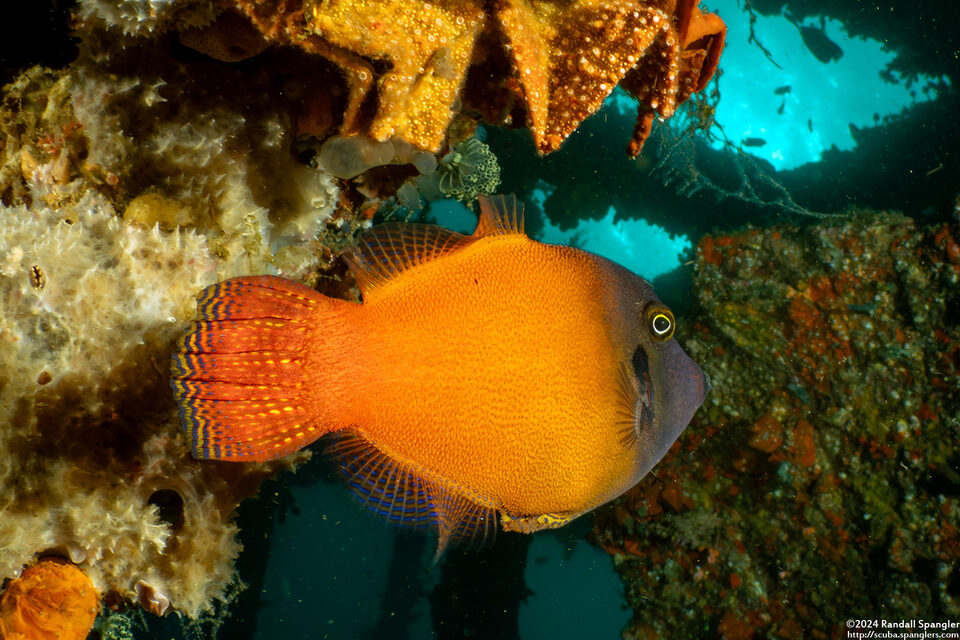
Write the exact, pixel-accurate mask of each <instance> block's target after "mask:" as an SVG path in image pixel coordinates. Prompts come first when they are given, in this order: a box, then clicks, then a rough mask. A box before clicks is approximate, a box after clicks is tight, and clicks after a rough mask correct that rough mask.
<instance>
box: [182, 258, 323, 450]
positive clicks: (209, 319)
mask: <svg viewBox="0 0 960 640" xmlns="http://www.w3.org/2000/svg"><path fill="white" fill-rule="evenodd" d="M325 303H326V304H329V303H330V300H329V299H328V298H326V297H325V296H323V295H321V294H319V293H317V292H316V291H314V290H312V289H310V288H308V287H305V286H302V285H300V284H297V283H296V282H292V281H289V280H284V279H283V278H276V277H272V276H258V277H242V278H233V279H230V280H225V281H223V282H220V283H217V284H215V285H211V286H210V287H207V288H206V289H205V290H204V291H203V292H202V293H201V294H200V296H199V297H198V304H197V307H198V315H199V318H200V319H199V320H198V321H196V322H194V323H193V326H192V327H191V328H190V329H189V330H188V331H187V333H186V334H184V336H183V337H182V338H181V339H180V342H179V344H178V350H177V352H176V353H174V355H173V361H172V366H171V373H172V376H171V381H170V384H171V386H172V387H173V393H174V395H175V396H176V399H177V402H178V404H179V405H180V422H181V426H182V428H183V431H184V434H185V435H186V438H187V441H188V442H189V444H190V449H191V451H192V453H193V455H194V457H196V458H201V459H215V460H231V461H259V460H272V459H274V458H279V457H281V456H284V455H287V454H288V453H292V452H293V451H296V450H297V449H300V448H302V447H304V446H306V445H307V444H309V443H310V442H313V441H314V440H316V439H317V438H319V437H320V436H321V435H323V433H325V431H327V430H329V429H324V428H323V426H322V425H320V424H318V423H317V420H316V419H315V418H316V416H315V413H316V412H315V411H311V409H310V404H311V403H310V402H309V399H308V398H307V395H306V391H307V387H308V385H306V384H305V382H306V378H307V375H306V371H305V369H306V368H305V367H304V363H303V359H302V357H303V354H304V351H305V349H304V347H305V346H306V341H307V339H308V332H309V329H310V327H311V326H312V324H313V323H311V322H310V320H311V318H312V317H313V316H315V314H316V311H317V310H318V308H320V307H322V306H323V305H324V304H325Z"/></svg>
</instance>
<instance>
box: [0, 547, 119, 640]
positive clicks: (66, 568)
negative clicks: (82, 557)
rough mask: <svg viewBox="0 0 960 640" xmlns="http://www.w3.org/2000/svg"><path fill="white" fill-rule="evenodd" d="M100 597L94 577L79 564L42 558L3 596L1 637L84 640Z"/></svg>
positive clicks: (11, 639) (26, 570)
mask: <svg viewBox="0 0 960 640" xmlns="http://www.w3.org/2000/svg"><path fill="white" fill-rule="evenodd" d="M99 600H100V598H99V596H98V595H97V590H96V589H95V588H94V586H93V583H92V582H91V581H90V578H88V577H87V574H85V573H84V572H83V571H81V570H80V569H78V568H77V567H76V566H74V565H72V564H70V563H69V562H66V561H64V560H57V559H53V558H48V559H45V560H41V561H39V562H37V563H36V564H34V565H33V566H31V567H28V568H27V569H25V570H24V571H23V574H21V576H20V577H19V578H17V579H16V580H11V581H10V582H9V583H8V584H7V587H6V589H5V590H4V592H3V597H2V598H0V638H3V640H53V639H54V638H56V639H57V640H84V639H85V638H86V637H87V635H88V634H89V633H90V629H91V628H92V627H93V621H94V620H95V619H96V617H97V610H98V609H99Z"/></svg>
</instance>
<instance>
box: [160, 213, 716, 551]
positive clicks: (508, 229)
mask: <svg viewBox="0 0 960 640" xmlns="http://www.w3.org/2000/svg"><path fill="white" fill-rule="evenodd" d="M480 208H481V215H480V221H479V224H478V225H477V229H476V231H474V233H473V235H470V236H466V235H462V234H459V233H455V232H453V231H449V230H447V229H444V228H442V227H438V226H434V225H424V224H403V223H386V224H382V225H378V226H376V227H374V228H373V229H371V230H370V231H368V232H366V233H365V234H364V235H362V236H361V238H360V239H359V241H358V245H357V246H356V247H355V248H354V249H353V250H352V251H350V252H348V253H347V254H346V255H345V258H346V260H347V262H348V264H349V265H350V268H351V270H352V271H353V273H354V275H355V276H356V278H357V282H358V283H359V286H360V290H361V293H362V295H363V303H362V304H358V303H355V302H348V301H345V300H337V299H333V298H328V297H326V296H324V295H321V294H319V293H317V292H315V291H313V290H312V289H309V288H307V287H304V286H302V285H299V284H297V283H295V282H291V281H288V280H284V279H282V278H276V277H270V276H262V277H244V278H234V279H231V280H226V281H224V282H221V283H219V284H215V285H213V286H211V287H208V288H207V289H206V290H205V291H204V292H203V293H202V294H201V295H200V297H199V303H198V306H199V314H200V320H199V321H198V322H196V323H194V325H193V327H192V328H191V329H190V330H189V331H188V332H187V334H186V335H184V337H183V338H182V339H181V341H180V345H179V352H178V353H177V354H175V355H174V358H173V379H172V383H171V384H172V386H173V390H174V394H175V395H176V397H177V400H178V402H179V404H180V412H181V419H182V423H183V429H184V431H185V433H186V436H187V439H188V440H189V441H190V444H191V448H192V451H193V455H194V456H196V457H197V458H208V459H217V460H233V461H253V460H269V459H273V458H277V457H280V456H283V455H286V454H289V453H291V452H293V451H296V450H297V449H300V448H302V447H304V446H306V445H307V444H309V443H311V442H313V441H314V440H316V439H317V438H319V437H320V436H322V435H324V434H330V433H335V434H336V435H335V436H334V442H333V444H332V446H331V447H330V448H329V450H330V451H331V452H332V453H333V454H334V455H335V457H336V458H337V459H338V461H339V464H340V467H341V470H342V471H343V472H344V474H345V475H346V476H347V478H348V480H349V483H350V486H351V488H352V489H353V491H354V493H356V494H357V495H358V496H359V497H360V498H361V499H362V500H363V501H364V502H365V503H366V504H367V506H368V507H369V508H370V509H372V510H373V511H374V512H376V513H379V514H380V515H382V516H384V517H386V518H389V519H390V520H392V521H394V522H397V523H400V524H405V525H409V526H432V527H435V528H436V530H437V531H438V533H439V537H440V540H439V546H438V555H439V553H441V552H442V551H443V549H444V548H445V547H446V546H447V545H448V543H450V542H458V541H476V540H484V539H486V538H487V537H488V536H490V535H491V534H492V533H493V532H494V529H495V526H496V524H497V521H498V519H499V523H500V525H501V526H502V528H504V529H506V530H512V531H524V532H531V531H536V530H538V529H544V528H552V527H558V526H561V525H563V524H565V523H567V522H569V521H570V520H572V519H573V518H576V517H577V516H579V515H581V514H583V513H585V512H587V511H590V510H591V509H593V508H595V507H597V506H599V505H601V504H603V503H605V502H607V501H609V500H611V499H613V498H615V497H617V496H618V495H620V494H621V493H623V492H624V491H626V490H627V489H629V488H630V487H632V486H633V485H634V484H636V483H637V481H639V480H640V478H641V477H643V475H644V474H646V473H647V472H648V471H649V470H650V469H651V468H652V467H653V465H655V464H656V463H657V462H658V461H659V460H660V458H661V457H663V455H664V454H665V453H666V452H667V449H669V448H670V445H671V444H673V442H674V441H675V440H676V439H677V437H678V436H679V435H680V432H681V431H683V429H684V428H685V427H686V425H687V423H688V422H689V420H690V418H691V417H692V416H693V413H694V412H695V411H696V409H697V407H699V406H700V403H701V402H702V401H703V398H704V395H705V393H706V389H707V383H706V379H705V377H704V374H703V372H701V371H700V369H699V368H698V367H697V365H696V364H694V362H693V361H692V360H691V359H690V358H689V357H688V356H687V355H686V354H685V353H684V352H683V349H681V348H680V345H679V344H677V342H676V341H675V340H673V339H672V336H673V331H674V317H673V314H672V313H671V312H670V310H669V309H668V308H667V307H666V306H665V305H664V304H662V303H661V302H660V301H659V300H658V299H657V296H656V295H655V294H654V292H653V289H652V288H651V287H650V285H649V284H648V283H647V282H646V281H644V280H643V279H641V278H640V277H638V276H636V275H634V274H633V273H631V272H629V271H627V270H626V269H624V268H623V267H621V266H619V265H617V264H615V263H613V262H610V261H609V260H606V259H604V258H601V257H599V256H596V255H593V254H591V253H587V252H585V251H581V250H578V249H573V248H570V247H563V246H555V245H547V244H542V243H540V242H536V241H534V240H531V239H530V238H528V237H527V236H526V235H524V233H523V230H522V225H523V223H522V212H521V211H518V210H517V207H516V205H515V203H514V201H513V199H506V198H502V197H501V198H491V199H486V198H481V200H480Z"/></svg>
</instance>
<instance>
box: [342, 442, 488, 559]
mask: <svg viewBox="0 0 960 640" xmlns="http://www.w3.org/2000/svg"><path fill="white" fill-rule="evenodd" d="M327 453H328V454H330V455H331V456H333V458H334V459H335V460H336V462H337V465H338V467H339V469H340V473H341V474H342V475H343V476H344V477H345V478H346V480H347V485H348V487H349V488H350V491H351V492H352V493H353V495H354V496H355V497H356V498H357V499H358V500H359V501H360V502H361V503H363V505H364V506H365V507H366V508H367V509H368V510H369V511H371V512H373V513H375V514H377V515H378V516H380V517H382V518H385V519H386V520H388V521H389V522H391V523H393V524H398V525H402V526H406V527H412V528H434V529H435V530H436V531H437V534H438V536H439V540H438V542H437V552H436V555H435V556H434V560H435V561H436V560H437V559H439V558H440V556H441V555H442V554H443V552H444V551H445V550H446V549H447V548H448V547H450V546H467V547H477V548H479V547H482V546H484V545H486V544H487V543H489V542H492V541H493V539H494V537H495V536H496V529H497V516H496V512H495V510H494V508H493V507H492V506H487V505H483V504H481V503H480V502H479V501H477V500H472V499H470V498H467V497H465V496H463V495H460V493H458V492H457V491H456V490H454V489H451V488H448V487H447V486H445V483H444V482H443V481H442V480H441V479H439V478H436V477H429V475H428V474H426V473H423V472H422V471H420V470H418V469H416V468H415V467H414V465H411V464H409V463H406V462H402V461H399V460H396V459H395V458H393V457H392V456H390V455H389V454H387V453H385V452H383V451H381V450H380V449H378V448H377V447H375V446H374V445H373V444H372V443H370V442H369V441H368V440H367V439H366V438H364V437H363V436H362V435H360V434H359V433H358V432H356V431H354V430H350V429H348V430H344V431H341V432H338V433H337V434H335V435H334V436H333V442H332V443H331V444H330V446H329V447H327Z"/></svg>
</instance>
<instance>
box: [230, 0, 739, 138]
mask: <svg viewBox="0 0 960 640" xmlns="http://www.w3.org/2000/svg"><path fill="white" fill-rule="evenodd" d="M233 2H234V5H235V7H236V8H237V9H238V10H239V11H240V12H242V13H243V14H244V15H246V16H247V17H248V18H249V19H250V20H251V21H252V23H253V24H254V26H255V27H256V28H257V29H258V30H259V31H260V32H261V33H262V34H263V36H264V37H265V38H266V39H267V40H269V41H271V42H274V43H277V44H284V45H293V46H296V47H299V48H300V49H302V50H304V51H307V52H309V53H313V54H317V55H320V56H322V57H324V58H326V59H327V60H330V61H331V62H333V63H334V64H335V65H337V67H339V69H340V70H341V72H342V73H343V75H344V77H345V79H346V83H347V89H348V95H347V97H346V104H345V107H344V113H343V117H342V122H341V124H340V134H341V135H351V134H355V133H364V134H366V135H368V136H370V137H371V138H374V139H376V140H387V139H391V138H394V139H401V140H405V141H407V142H409V143H411V144H413V145H415V146H417V147H419V148H421V149H427V150H430V151H438V150H439V149H440V148H441V147H442V146H443V143H444V140H445V136H446V132H447V127H448V126H449V124H450V121H451V120H452V118H453V116H454V115H455V113H456V111H457V109H459V108H460V107H461V105H465V106H467V107H473V108H475V109H477V110H478V111H480V112H481V113H482V114H483V115H484V117H485V118H486V119H487V120H489V121H491V122H493V123H494V124H505V123H509V122H511V120H512V112H513V111H514V110H515V108H516V107H517V106H520V107H523V110H524V111H525V120H526V122H527V124H528V125H529V127H530V129H531V131H532V132H533V136H534V141H535V143H536V145H537V148H538V149H539V151H540V152H541V153H549V152H551V151H554V150H555V149H557V148H559V146H560V145H561V144H562V143H563V141H564V140H565V139H566V138H567V136H569V135H570V134H571V133H572V132H573V131H574V130H576V128H577V127H578V126H579V124H580V122H582V121H583V119H584V118H586V117H587V116H589V115H590V114H591V113H593V112H594V111H596V110H597V109H598V108H599V107H600V105H601V103H602V102H603V100H604V98H606V97H607V96H608V95H609V94H610V93H611V92H612V91H613V89H614V87H616V86H617V84H622V86H623V87H624V88H625V89H626V90H627V91H628V92H630V93H631V94H632V95H634V96H635V97H636V98H637V99H638V100H639V101H640V109H639V121H638V125H637V129H636V132H635V134H634V140H633V142H632V143H631V146H630V148H629V152H630V153H631V154H633V155H636V154H637V153H639V152H640V149H641V147H642V144H643V140H644V139H645V138H646V136H647V135H648V134H649V131H650V127H651V126H652V122H653V117H654V115H656V114H659V115H660V116H662V117H670V116H671V115H672V114H673V112H674V110H675V109H676V106H677V105H678V104H680V103H681V102H683V101H684V100H686V99H687V98H689V97H690V95H691V94H692V93H693V92H695V91H699V90H700V89H702V88H703V87H704V86H705V85H706V83H707V82H708V81H709V79H710V77H711V76H712V75H713V72H714V71H715V69H716V67H717V62H718V60H719V58H720V53H721V51H722V49H723V41H724V37H725V33H726V27H725V25H724V24H723V21H722V20H720V18H719V17H717V16H716V15H713V14H704V13H702V12H701V11H700V10H699V8H698V7H697V5H698V3H699V0H563V1H561V0H433V1H432V2H425V1H423V0H324V1H322V2H321V1H319V0H267V1H264V0H233ZM471 74H472V75H473V76H475V77H469V78H468V76H470V75H471ZM371 102H372V103H373V104H371ZM368 105H370V106H368Z"/></svg>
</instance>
